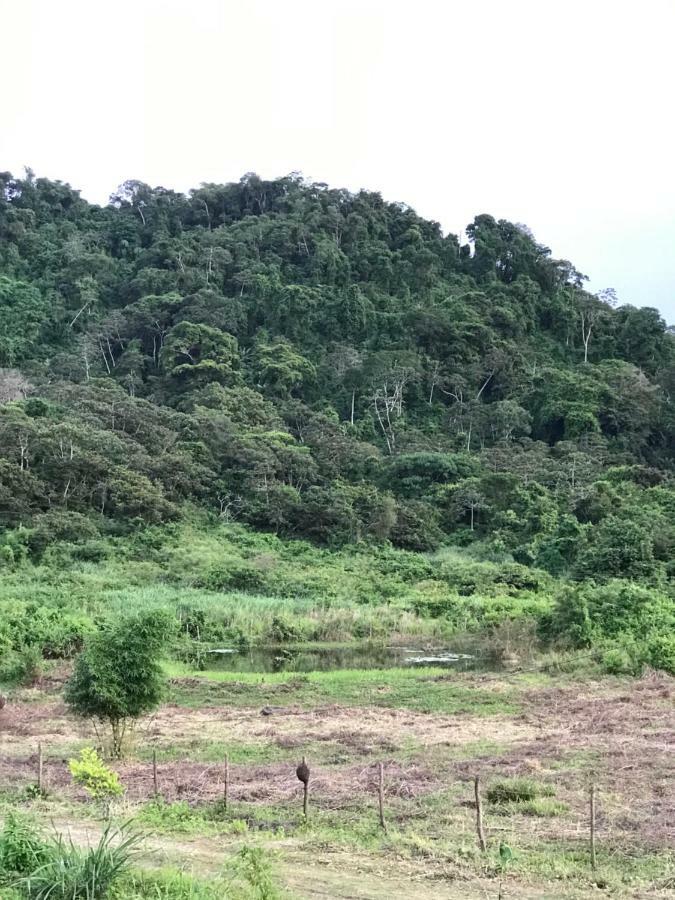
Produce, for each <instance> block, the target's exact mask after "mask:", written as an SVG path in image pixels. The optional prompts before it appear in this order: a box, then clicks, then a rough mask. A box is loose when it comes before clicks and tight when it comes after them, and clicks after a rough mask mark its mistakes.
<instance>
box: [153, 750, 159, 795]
mask: <svg viewBox="0 0 675 900" xmlns="http://www.w3.org/2000/svg"><path fill="white" fill-rule="evenodd" d="M152 786H153V790H154V793H155V800H156V799H157V798H158V797H159V782H158V780H157V748H156V747H153V748H152Z"/></svg>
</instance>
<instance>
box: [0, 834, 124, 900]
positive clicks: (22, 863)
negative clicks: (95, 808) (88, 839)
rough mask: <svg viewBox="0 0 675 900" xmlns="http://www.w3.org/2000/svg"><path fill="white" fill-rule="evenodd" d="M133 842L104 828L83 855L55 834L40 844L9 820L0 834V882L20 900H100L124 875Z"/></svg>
mask: <svg viewBox="0 0 675 900" xmlns="http://www.w3.org/2000/svg"><path fill="white" fill-rule="evenodd" d="M139 842H140V837H139V836H138V835H136V834H132V833H128V832H127V831H126V830H125V829H124V828H122V829H114V828H112V827H111V826H110V825H109V826H108V827H107V828H106V829H105V830H104V831H103V833H102V835H101V837H100V839H99V842H98V844H97V845H96V846H94V847H89V848H87V849H84V850H83V849H81V848H80V847H77V846H75V844H74V843H73V842H72V840H70V839H69V840H66V839H65V838H64V837H63V835H60V834H59V835H56V836H55V837H53V838H50V839H44V838H43V837H42V835H41V834H40V833H39V832H38V831H37V830H36V829H35V828H33V827H31V826H30V825H29V824H28V823H26V822H20V821H19V820H17V819H16V818H15V817H9V818H8V821H7V822H6V823H5V827H4V830H3V832H2V834H0V864H1V865H2V869H1V870H0V883H3V882H4V884H6V885H7V886H8V887H11V888H12V889H13V890H14V891H15V892H16V894H17V895H18V896H19V897H22V898H26V900H79V898H83V900H103V898H105V897H107V896H108V895H109V891H110V889H111V888H112V886H113V885H114V883H115V882H116V881H118V880H119V879H120V878H121V877H122V876H123V875H124V874H126V873H127V872H128V870H129V868H130V865H131V860H132V858H133V855H134V852H135V850H136V848H137V845H138V843H139Z"/></svg>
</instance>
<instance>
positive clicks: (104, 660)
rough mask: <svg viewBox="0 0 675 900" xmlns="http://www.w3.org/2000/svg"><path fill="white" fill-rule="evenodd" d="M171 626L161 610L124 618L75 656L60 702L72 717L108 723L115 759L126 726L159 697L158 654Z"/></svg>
mask: <svg viewBox="0 0 675 900" xmlns="http://www.w3.org/2000/svg"><path fill="white" fill-rule="evenodd" d="M173 627H174V622H173V618H172V617H171V616H170V614H168V613H167V612H164V611H162V610H159V611H154V612H146V613H139V614H137V615H132V616H128V617H126V618H123V619H122V620H120V621H118V622H116V623H114V624H108V625H106V626H105V627H104V628H103V629H102V630H101V631H100V632H98V633H97V634H95V635H94V636H93V637H92V638H90V640H89V641H88V643H87V645H86V647H85V649H84V650H83V651H82V653H81V654H80V655H79V656H78V657H77V659H76V660H75V668H74V671H73V674H72V676H71V678H70V680H69V681H68V683H67V685H66V690H65V695H64V696H65V701H66V703H67V704H68V706H69V707H70V709H71V710H72V712H74V713H75V714H76V715H78V716H81V717H82V718H86V719H94V720H95V721H96V722H98V723H101V724H104V725H106V726H108V727H109V729H110V736H111V742H110V752H111V756H112V757H113V758H115V759H119V758H120V757H121V756H122V752H123V748H124V738H125V736H126V734H127V732H128V729H129V726H130V724H131V725H133V723H134V721H135V720H136V719H138V718H139V717H140V716H142V715H144V714H145V713H148V712H151V711H152V710H153V709H155V708H156V707H157V706H158V705H159V703H160V701H161V699H162V697H163V694H164V683H165V679H164V674H163V672H162V667H161V657H162V654H163V652H164V650H165V649H166V646H167V643H168V640H169V637H170V635H171V633H172V631H173Z"/></svg>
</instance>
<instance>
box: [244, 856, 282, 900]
mask: <svg viewBox="0 0 675 900" xmlns="http://www.w3.org/2000/svg"><path fill="white" fill-rule="evenodd" d="M235 868H236V872H237V874H238V875H239V876H240V878H241V879H242V880H243V881H244V882H245V883H246V884H248V885H249V886H250V887H251V888H252V889H253V891H254V892H255V893H254V895H253V896H254V897H256V898H257V900H277V898H278V897H280V896H281V895H280V893H279V890H278V889H277V887H276V885H275V883H274V873H273V869H272V865H271V863H270V861H269V857H268V856H267V855H266V853H265V851H264V850H263V849H262V848H261V847H242V848H241V850H240V851H239V854H238V856H237V860H236V866H235Z"/></svg>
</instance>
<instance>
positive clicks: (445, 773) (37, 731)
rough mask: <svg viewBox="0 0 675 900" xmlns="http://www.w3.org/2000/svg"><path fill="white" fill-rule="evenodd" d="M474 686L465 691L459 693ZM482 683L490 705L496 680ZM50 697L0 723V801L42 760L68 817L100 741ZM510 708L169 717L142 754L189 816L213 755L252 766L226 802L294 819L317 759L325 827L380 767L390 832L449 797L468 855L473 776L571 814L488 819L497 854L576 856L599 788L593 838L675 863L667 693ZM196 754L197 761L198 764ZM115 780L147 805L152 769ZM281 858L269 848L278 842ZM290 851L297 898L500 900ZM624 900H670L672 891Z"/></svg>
mask: <svg viewBox="0 0 675 900" xmlns="http://www.w3.org/2000/svg"><path fill="white" fill-rule="evenodd" d="M471 678H472V676H469V675H467V676H466V680H467V683H470V682H471ZM475 679H476V684H477V685H478V684H480V687H481V689H482V690H484V689H485V686H486V681H489V678H486V676H480V677H479V676H475ZM496 680H497V678H496V676H495V682H496ZM57 688H58V685H48V686H47V690H46V691H41V690H39V689H37V690H34V691H30V692H24V693H23V694H21V695H18V696H16V697H14V698H10V702H8V703H7V705H6V706H5V708H4V709H3V710H2V711H0V788H1V789H2V790H3V791H12V790H14V791H20V790H21V789H22V788H23V787H25V786H27V785H29V784H31V783H34V782H35V778H36V767H37V747H38V744H41V745H42V747H43V750H44V753H45V767H44V771H45V778H46V781H47V783H48V786H49V789H50V791H51V792H53V793H54V794H55V795H58V796H59V797H61V798H64V799H65V800H66V801H67V802H69V803H71V804H75V807H77V804H78V803H79V802H80V801H81V800H83V799H84V798H83V797H82V796H81V794H80V793H79V792H78V791H77V789H75V788H74V787H73V785H72V781H71V778H70V775H69V773H68V768H67V760H68V758H69V757H70V756H72V755H73V753H74V752H75V751H76V749H77V748H78V747H79V746H83V745H84V743H85V742H91V741H92V739H94V740H95V735H93V733H92V732H91V730H90V729H89V728H88V727H86V726H85V725H84V724H83V723H81V722H80V721H78V720H75V719H73V718H72V717H70V716H69V715H68V713H67V711H66V709H65V707H64V706H63V704H62V702H61V700H60V698H59V695H58V692H57ZM517 702H518V708H519V711H518V712H517V713H516V714H515V715H510V716H506V715H485V714H481V715H470V714H467V713H461V714H457V715H436V714H427V713H418V712H412V711H410V710H407V709H387V708H373V707H365V708H358V709H355V708H353V707H342V706H340V705H339V704H338V705H324V706H318V707H316V708H314V709H301V708H299V707H295V706H293V705H290V706H288V707H286V708H284V709H283V710H279V711H277V712H276V714H273V715H269V716H265V715H263V714H262V712H261V709H260V708H258V707H256V708H226V707H222V708H219V707H212V706H210V707H208V708H186V707H180V706H175V705H167V706H164V707H163V708H162V709H161V710H159V712H158V713H157V714H156V715H154V716H152V717H151V718H149V719H148V720H147V721H146V722H144V723H143V726H142V730H141V732H140V733H139V734H138V735H137V745H138V746H139V747H140V746H143V747H146V748H147V747H149V746H150V747H155V748H157V750H158V753H159V755H160V763H159V783H160V792H161V794H162V795H163V796H164V798H165V799H166V800H167V801H172V800H177V799H183V800H187V801H188V802H189V803H191V804H192V803H200V802H203V801H207V800H214V799H217V798H218V797H220V796H221V793H222V774H223V763H222V757H219V755H218V750H219V748H228V749H229V748H237V747H238V748H240V750H241V752H243V753H250V754H251V756H250V758H244V759H242V760H241V761H240V762H231V763H230V799H231V801H232V802H233V803H240V804H250V805H252V806H253V807H255V805H257V804H260V805H273V806H276V807H284V806H287V807H288V808H289V809H293V810H295V808H296V801H297V798H298V791H299V784H298V781H297V778H296V776H295V771H294V769H295V764H296V760H297V759H299V757H300V756H301V755H302V753H303V752H305V750H306V748H311V751H312V754H313V757H314V758H313V759H312V803H313V804H314V805H315V807H316V808H317V809H319V810H322V811H325V812H331V811H340V810H343V809H344V810H348V809H350V810H353V809H354V804H355V798H360V800H363V798H366V801H367V802H370V801H369V800H368V799H367V798H373V797H374V795H375V790H376V774H377V765H378V762H379V761H383V762H384V767H385V779H386V790H387V797H388V802H391V803H392V804H393V805H394V809H393V812H392V815H393V817H394V824H395V825H396V826H397V827H401V828H405V827H408V826H410V824H411V823H413V824H415V820H416V818H417V820H421V819H423V818H424V816H425V815H427V813H425V811H424V810H425V807H424V806H423V804H424V802H426V800H432V799H433V798H434V797H435V796H436V795H438V796H443V797H446V796H447V797H449V798H452V799H451V801H448V802H451V805H452V809H449V810H448V814H447V816H448V817H447V819H446V821H447V822H453V823H455V825H452V826H451V827H456V828H458V829H462V830H464V831H466V834H467V839H468V840H469V841H470V842H471V841H472V840H473V836H472V827H473V812H472V808H473V807H472V803H471V792H470V784H471V779H472V778H473V776H474V775H475V774H476V773H480V775H481V778H482V780H483V783H484V784H489V783H490V781H491V780H492V779H494V778H497V777H499V778H503V777H508V776H515V775H518V776H520V775H530V776H533V777H535V778H536V779H537V780H539V781H541V782H544V783H551V784H554V785H555V789H556V798H557V799H558V800H559V801H561V802H562V803H565V804H566V805H567V807H568V808H569V814H568V815H565V816H563V817H559V818H538V817H525V816H519V817H518V819H517V822H515V823H514V822H513V821H507V822H504V821H503V820H499V819H498V817H497V816H493V817H492V819H491V822H490V827H491V828H493V830H494V835H495V839H498V838H500V836H501V835H502V833H504V834H506V836H507V837H508V839H509V840H514V839H515V840H521V841H524V842H527V841H532V842H534V841H558V842H565V841H569V842H574V841H576V842H579V840H580V838H581V837H582V835H583V833H584V830H585V828H586V822H587V796H588V787H589V785H590V784H591V782H592V783H594V784H596V785H597V788H598V791H599V798H600V802H599V815H598V833H599V836H600V838H601V840H603V841H604V842H606V843H609V842H611V846H612V847H613V849H614V850H615V851H616V852H617V853H624V854H627V855H630V854H635V853H637V852H638V851H639V852H641V853H644V852H647V853H649V852H652V851H653V852H655V853H659V852H662V851H666V850H668V849H672V848H673V847H675V680H673V679H669V678H667V677H665V676H661V675H656V674H650V675H647V676H645V677H643V678H642V679H639V680H635V681H628V680H623V681H620V680H612V679H608V680H606V681H601V682H587V683H580V682H575V681H565V682H562V683H557V684H554V683H553V682H551V683H550V684H545V685H544V686H539V687H533V686H531V685H530V686H528V685H527V683H525V682H523V683H521V684H520V685H519V687H518V701H517ZM205 746H208V747H209V748H211V752H212V753H213V754H214V759H213V761H209V760H208V759H204V758H203V750H204V747H205ZM241 748H243V750H242V749H241ZM169 750H170V751H171V752H170V754H169V753H168V751H169ZM163 751H166V758H163V757H162V752H163ZM198 751H201V752H202V758H201V759H194V757H195V756H199V753H198ZM256 754H257V756H256ZM191 757H192V758H191ZM233 758H234V757H233ZM116 768H117V769H118V771H119V773H120V777H121V780H122V782H123V784H124V785H125V788H126V790H127V798H128V802H129V803H130V804H134V803H138V802H140V801H143V800H147V799H149V798H150V797H151V796H152V794H153V782H152V770H151V765H150V762H149V759H148V758H147V754H146V755H145V757H144V758H142V759H139V758H138V757H137V758H135V759H134V758H131V759H129V760H127V761H125V762H122V763H120V764H118V765H116ZM444 792H445V793H444ZM425 798H426V800H425ZM453 816H454V817H455V818H452V817H453ZM280 824H283V825H284V826H286V827H288V824H289V823H288V822H282V823H280ZM66 825H68V827H70V828H71V829H72V828H74V829H75V830H76V832H77V829H84V830H85V831H86V829H87V828H91V825H89V826H86V825H82V824H81V823H80V824H78V821H77V816H72V815H71V816H70V817H69V819H68V821H67V822H64V827H65V826H66ZM514 829H515V830H514ZM149 841H150V847H151V849H153V848H154V853H155V856H157V855H158V854H159V856H160V857H162V858H165V859H167V860H170V861H171V860H173V861H175V860H179V859H181V858H182V859H185V858H189V859H190V860H191V862H192V863H193V864H198V865H201V862H203V863H204V865H206V866H207V867H208V865H209V863H208V860H209V859H211V860H221V859H222V854H223V852H224V850H223V848H224V847H225V846H226V845H227V846H228V847H229V848H230V850H231V849H232V847H233V846H235V844H236V842H234V843H233V840H232V838H231V837H229V838H218V837H204V838H194V839H187V838H182V837H181V838H180V839H178V838H176V837H174V836H171V837H166V836H163V837H161V838H158V837H156V838H152V839H149ZM274 846H275V847H277V848H278V847H279V842H278V841H275V842H274ZM283 849H284V852H283V863H282V864H281V866H282V869H283V872H284V880H285V883H286V884H287V886H288V887H289V888H290V889H292V894H293V896H297V897H335V898H345V900H346V898H350V897H354V898H357V897H358V898H372V900H379V898H384V897H385V896H386V897H395V898H396V897H406V898H413V900H414V898H417V897H420V898H421V897H422V896H429V895H431V896H433V897H438V898H450V900H454V898H459V897H464V898H472V897H475V898H482V897H493V898H494V897H496V896H497V890H498V885H497V884H496V882H495V879H494V877H490V878H482V877H481V876H480V873H475V874H474V876H472V878H471V880H470V881H469V882H467V880H466V868H465V867H462V866H460V865H458V866H456V867H455V866H453V865H452V864H451V863H449V862H448V859H447V858H442V856H439V857H438V858H432V857H433V853H430V858H427V859H424V858H420V859H415V858H409V859H408V858H406V859H404V858H402V857H401V856H400V855H398V857H396V856H395V857H393V858H390V857H383V856H382V855H381V854H368V853H366V852H356V851H350V852H349V853H347V852H346V851H341V850H340V849H339V848H337V847H334V846H331V847H322V846H321V845H319V846H315V847H313V849H312V852H311V854H309V855H308V853H307V851H306V849H305V850H303V849H302V841H301V840H299V839H297V840H296V838H295V837H294V836H293V829H292V827H291V828H289V836H288V838H287V840H286V843H285V845H284V847H283ZM420 855H421V856H422V857H423V856H424V854H420ZM202 857H203V860H202ZM200 861H201V862H200ZM673 884H675V881H674V882H673ZM579 890H580V889H579ZM576 891H577V888H575V887H574V885H567V886H566V887H565V888H564V890H563V889H562V888H560V887H558V888H555V889H554V888H549V887H545V886H542V885H539V886H538V887H537V886H536V885H535V886H533V885H532V883H530V881H528V880H527V879H526V880H523V881H520V882H518V883H517V884H515V885H514V884H513V883H512V882H509V884H507V885H506V886H505V887H504V888H503V891H502V896H503V897H504V898H506V897H523V898H527V897H541V898H544V897H549V896H550V897H556V896H557V897H570V898H571V897H576V896H579V897H581V896H583V897H586V896H590V895H588V894H586V893H584V892H579V893H577V892H576ZM629 896H635V897H639V896H645V897H646V896H654V897H656V896H659V897H660V896H668V891H666V892H665V893H663V892H660V891H659V890H655V892H654V893H643V894H640V893H639V892H638V893H633V894H629Z"/></svg>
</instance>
